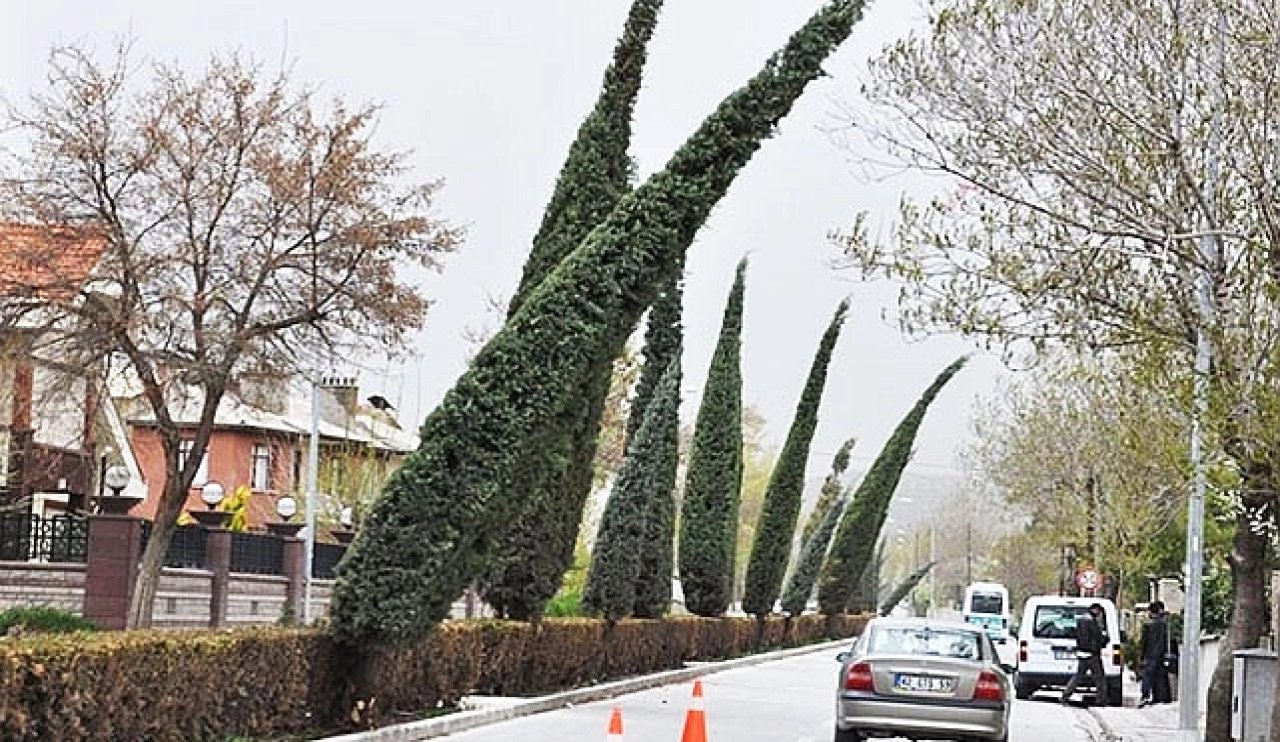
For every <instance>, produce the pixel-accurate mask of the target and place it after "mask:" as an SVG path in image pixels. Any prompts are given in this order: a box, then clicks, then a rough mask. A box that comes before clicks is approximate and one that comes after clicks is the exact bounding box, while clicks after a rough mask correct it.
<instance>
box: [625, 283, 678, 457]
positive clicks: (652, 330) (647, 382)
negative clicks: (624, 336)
mask: <svg viewBox="0 0 1280 742" xmlns="http://www.w3.org/2000/svg"><path fill="white" fill-rule="evenodd" d="M682 273H683V271H682ZM682 273H681V274H676V275H675V276H673V277H672V278H671V280H670V281H668V282H667V285H666V286H663V287H662V291H661V292H660V293H659V294H658V298H657V300H655V301H654V302H653V308H652V309H650V310H649V322H648V326H647V327H646V328H645V335H644V350H643V355H644V365H643V366H642V367H641V368H640V378H639V379H637V380H636V389H635V394H634V395H633V396H632V398H631V415H630V416H629V417H628V418H627V440H628V441H630V440H631V439H632V438H634V437H635V435H636V431H637V430H639V429H640V421H641V420H643V419H644V410H645V408H647V407H648V406H649V400H650V399H652V398H653V394H654V390H656V389H657V388H658V381H659V380H660V379H661V378H662V375H663V374H664V373H666V369H667V367H668V366H669V365H671V361H672V359H674V358H676V357H678V356H679V355H680V346H681V345H682V344H683V343H684V326H683V325H682V324H681V313H682V311H683V304H684V291H683V289H682V287H681V283H682V281H683V275H682ZM677 383H679V382H678V381H677Z"/></svg>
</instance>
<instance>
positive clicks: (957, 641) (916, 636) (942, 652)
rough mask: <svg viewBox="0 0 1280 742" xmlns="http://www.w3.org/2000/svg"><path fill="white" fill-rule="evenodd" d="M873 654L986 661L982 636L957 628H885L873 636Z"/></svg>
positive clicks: (880, 628) (878, 630)
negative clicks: (983, 656)
mask: <svg viewBox="0 0 1280 742" xmlns="http://www.w3.org/2000/svg"><path fill="white" fill-rule="evenodd" d="M870 652H871V653H873V654H913V655H927V656H933V657H955V658H957V659H965V660H978V659H982V634H979V633H977V632H976V631H960V630H956V629H931V628H928V627H923V628H916V627H907V626H882V627H877V628H876V630H875V632H874V633H873V634H872V636H871V648H870Z"/></svg>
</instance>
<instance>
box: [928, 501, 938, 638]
mask: <svg viewBox="0 0 1280 742" xmlns="http://www.w3.org/2000/svg"><path fill="white" fill-rule="evenodd" d="M929 563H930V564H932V565H934V566H935V567H936V566H937V564H938V542H937V539H935V538H934V530H933V525H932V524H930V526H929ZM928 615H929V616H931V617H932V616H937V615H938V570H937V569H931V570H929V614H928Z"/></svg>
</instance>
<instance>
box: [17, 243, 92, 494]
mask: <svg viewBox="0 0 1280 742" xmlns="http://www.w3.org/2000/svg"><path fill="white" fill-rule="evenodd" d="M105 247H106V242H105V240H104V239H103V238H102V237H101V236H99V235H97V234H95V233H93V232H90V231H86V230H78V229H71V228H67V227H50V226H41V225H29V224H11V223H0V301H2V302H3V304H4V307H5V309H6V310H10V311H6V312H5V313H4V315H3V319H0V504H4V505H10V506H12V505H16V504H18V503H30V507H31V510H32V511H33V512H35V513H37V514H43V513H46V512H48V511H65V510H67V509H68V508H72V509H79V508H83V507H84V506H85V504H86V502H87V499H88V498H89V497H91V496H92V494H93V493H94V490H95V487H96V486H97V483H98V478H99V474H98V470H99V468H100V466H99V465H98V463H97V462H98V460H99V458H100V456H99V452H100V449H101V448H103V447H104V446H105V445H106V444H105V443H104V441H105V440H107V439H108V438H109V437H110V431H109V430H106V429H104V426H103V424H102V420H101V418H100V415H99V412H100V406H99V395H98V394H97V391H96V390H97V383H96V378H95V377H94V376H93V375H92V374H91V373H90V371H86V370H85V369H83V368H77V367H75V366H74V365H73V364H68V363H65V362H61V361H60V359H59V358H58V355H57V350H56V345H53V346H51V345H50V344H49V343H48V342H47V332H46V331H45V329H44V328H43V327H42V326H41V324H40V321H39V320H38V319H35V318H34V317H36V315H38V314H39V313H38V312H37V311H32V312H31V313H30V316H31V317H33V318H32V319H24V314H23V312H22V311H21V310H23V309H24V308H37V307H39V306H41V305H48V304H56V303H72V302H75V301H76V300H77V295H78V293H79V291H80V288H81V287H82V286H83V285H84V284H85V283H86V282H87V281H88V280H89V278H90V276H91V273H92V271H93V268H94V266H95V265H96V264H97V262H98V260H99V259H100V257H101V255H102V253H103V251H104V249H105Z"/></svg>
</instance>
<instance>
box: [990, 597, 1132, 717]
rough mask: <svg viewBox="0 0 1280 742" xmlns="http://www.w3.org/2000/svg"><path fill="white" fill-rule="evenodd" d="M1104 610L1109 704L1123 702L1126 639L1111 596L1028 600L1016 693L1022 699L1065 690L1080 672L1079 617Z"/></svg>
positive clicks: (1021, 632)
mask: <svg viewBox="0 0 1280 742" xmlns="http://www.w3.org/2000/svg"><path fill="white" fill-rule="evenodd" d="M1094 603H1097V604H1099V605H1101V606H1102V610H1103V619H1104V620H1103V626H1102V627H1101V628H1102V632H1103V634H1104V635H1105V637H1106V646H1105V647H1104V649H1103V655H1102V667H1103V671H1104V672H1105V674H1106V687H1105V688H1102V689H1098V692H1105V693H1106V694H1107V696H1106V698H1107V703H1108V704H1109V705H1112V706H1120V705H1122V703H1123V700H1124V699H1123V687H1124V685H1123V683H1124V650H1123V649H1122V647H1121V644H1122V643H1123V641H1124V639H1123V638H1122V636H1121V626H1120V617H1119V615H1118V614H1117V612H1116V605H1115V603H1113V602H1111V601H1110V600H1108V599H1106V598H1073V597H1064V596H1060V595H1036V596H1033V597H1031V598H1028V599H1027V603H1026V605H1025V606H1024V607H1023V609H1022V625H1021V627H1020V628H1019V629H1018V664H1017V668H1018V672H1017V675H1016V676H1015V678H1014V692H1015V693H1016V694H1017V696H1018V698H1022V699H1026V698H1030V697H1031V695H1032V694H1033V693H1035V692H1036V691H1038V690H1041V689H1043V688H1055V689H1059V690H1061V689H1062V688H1065V687H1066V685H1067V682H1068V681H1070V680H1071V677H1072V676H1073V675H1075V673H1076V667H1077V660H1076V619H1077V618H1078V617H1079V616H1081V615H1083V614H1085V613H1087V612H1088V611H1089V606H1090V605H1093V604H1094Z"/></svg>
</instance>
